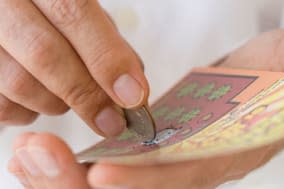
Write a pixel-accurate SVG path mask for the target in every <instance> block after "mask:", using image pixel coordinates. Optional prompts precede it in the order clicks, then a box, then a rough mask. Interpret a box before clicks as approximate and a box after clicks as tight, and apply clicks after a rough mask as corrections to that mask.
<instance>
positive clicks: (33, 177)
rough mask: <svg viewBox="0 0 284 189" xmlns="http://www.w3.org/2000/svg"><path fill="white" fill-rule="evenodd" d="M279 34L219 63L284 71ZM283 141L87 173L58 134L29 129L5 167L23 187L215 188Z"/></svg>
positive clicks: (283, 49) (102, 167)
mask: <svg viewBox="0 0 284 189" xmlns="http://www.w3.org/2000/svg"><path fill="white" fill-rule="evenodd" d="M283 39H284V31H283V30H278V31H273V32H270V33H265V34H263V35H261V36H259V37H257V38H256V39H254V40H252V41H250V42H248V43H247V44H246V45H245V46H243V47H242V48H240V49H238V50H236V51H235V52H233V53H232V54H231V55H230V56H229V57H228V58H227V59H226V60H225V61H224V62H222V63H220V66H227V67H237V68H248V69H262V70H270V71H283V66H284V57H283V56H284V40H283ZM283 146H284V142H283V141H279V142H277V143H274V144H271V145H268V146H265V147H261V148H258V149H254V150H250V151H246V152H242V153H234V154H231V155H226V156H221V157H215V158H207V159H200V160H195V161H185V162H179V163H172V164H163V165H153V166H118V165H111V164H103V163H98V164H95V165H93V167H92V168H91V169H90V170H89V172H88V177H87V168H86V167H84V166H83V165H79V164H77V163H76V162H75V157H74V156H73V155H72V153H71V151H70V150H69V149H68V147H67V146H66V145H65V144H64V143H63V142H62V141H61V140H59V139H58V138H56V137H54V136H52V135H49V134H34V133H28V134H24V135H22V136H20V137H19V138H18V139H17V140H16V141H15V145H14V149H15V156H14V158H13V159H12V160H11V161H10V164H9V170H10V172H12V173H14V174H15V175H16V176H17V177H18V178H19V179H20V181H21V182H22V183H23V184H24V185H25V187H26V188H27V189H47V188H53V189H89V188H91V187H93V188H104V189H114V188H115V189H117V188H122V189H123V188H128V189H144V188H147V189H156V188H161V189H172V188H177V189H188V188H192V189H213V188H215V187H216V186H218V185H219V184H221V183H223V182H225V181H228V180H230V179H235V178H240V177H243V176H244V175H246V174H247V173H249V172H250V171H251V170H253V169H255V168H257V167H259V166H261V165H262V164H264V163H265V162H267V161H268V160H269V159H270V158H271V157H273V155H275V154H276V153H277V152H278V151H280V150H281V149H282V148H283ZM87 178H88V179H87Z"/></svg>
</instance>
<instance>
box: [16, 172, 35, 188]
mask: <svg viewBox="0 0 284 189" xmlns="http://www.w3.org/2000/svg"><path fill="white" fill-rule="evenodd" d="M14 176H15V177H16V178H17V179H18V181H19V182H20V183H21V184H22V185H23V186H24V187H30V186H31V184H30V182H29V180H28V179H27V177H26V176H25V175H24V174H23V173H14Z"/></svg>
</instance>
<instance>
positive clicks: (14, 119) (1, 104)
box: [0, 94, 38, 126]
mask: <svg viewBox="0 0 284 189" xmlns="http://www.w3.org/2000/svg"><path fill="white" fill-rule="evenodd" d="M37 116H38V114H37V113H36V112H33V111H30V110H28V109H26V108H24V107H22V106H20V105H19V104H16V103H14V102H12V101H10V100H9V99H8V98H6V97H5V96H3V95H2V94H0V126H8V125H26V124H30V123H32V122H33V121H34V120H35V119H36V118H37Z"/></svg>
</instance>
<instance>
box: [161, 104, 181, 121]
mask: <svg viewBox="0 0 284 189" xmlns="http://www.w3.org/2000/svg"><path fill="white" fill-rule="evenodd" d="M184 110H185V109H184V108H183V107H178V108H176V109H175V110H173V111H172V112H169V113H168V114H167V115H166V117H165V120H166V121H170V120H174V119H176V118H178V117H179V116H180V115H181V114H182V113H183V112H184Z"/></svg>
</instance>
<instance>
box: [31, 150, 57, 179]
mask: <svg viewBox="0 0 284 189" xmlns="http://www.w3.org/2000/svg"><path fill="white" fill-rule="evenodd" d="M28 152H29V154H30V156H31V158H32V160H33V161H34V162H35V164H36V165H37V166H38V167H39V169H40V170H41V172H42V173H43V174H44V175H45V176H47V177H49V178H54V177H57V176H59V174H60V169H59V166H58V163H57V160H56V159H55V157H54V155H52V154H51V153H50V152H48V151H47V150H45V149H43V148H41V147H29V148H28Z"/></svg>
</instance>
